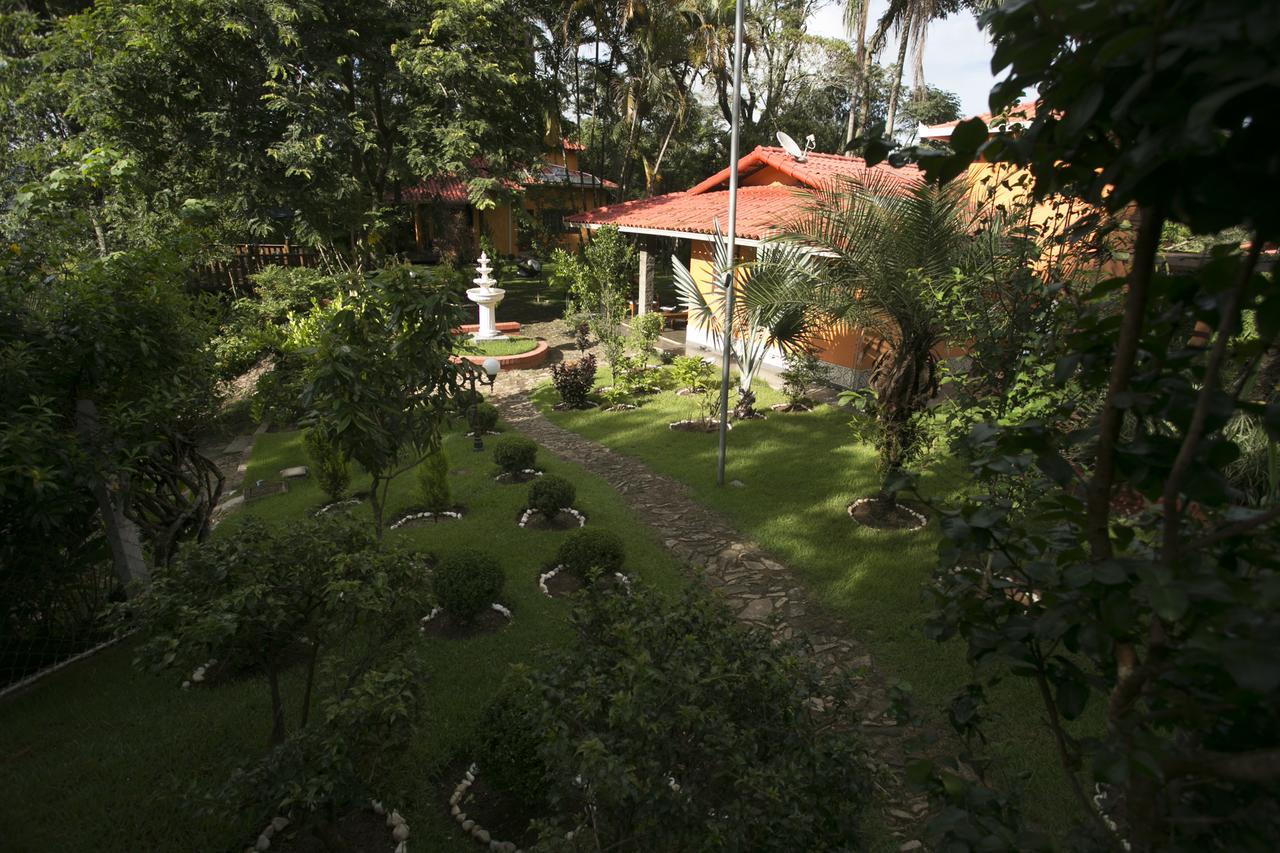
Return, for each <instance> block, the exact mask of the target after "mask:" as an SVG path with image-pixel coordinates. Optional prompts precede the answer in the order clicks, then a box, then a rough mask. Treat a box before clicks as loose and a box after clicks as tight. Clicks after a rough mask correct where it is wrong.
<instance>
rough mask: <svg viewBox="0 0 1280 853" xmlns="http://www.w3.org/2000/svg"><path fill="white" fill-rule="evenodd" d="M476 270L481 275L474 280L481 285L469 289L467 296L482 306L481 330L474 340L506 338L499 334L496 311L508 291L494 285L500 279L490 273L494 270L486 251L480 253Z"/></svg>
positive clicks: (472, 337)
mask: <svg viewBox="0 0 1280 853" xmlns="http://www.w3.org/2000/svg"><path fill="white" fill-rule="evenodd" d="M476 271H477V272H479V273H480V275H478V276H476V277H475V279H474V281H475V283H476V284H478V285H479V287H473V288H471V289H470V290H468V291H467V298H468V299H470V300H471V301H472V302H474V303H475V304H476V305H479V306H480V330H479V331H478V332H476V333H475V334H474V335H472V336H471V339H472V340H473V341H496V340H501V339H502V338H505V337H506V335H503V334H499V332H498V327H497V325H496V322H495V312H496V310H497V308H498V303H499V302H501V301H502V297H504V296H506V295H507V292H506V291H505V290H503V289H502V288H500V287H494V286H493V285H495V284H497V283H498V281H497V279H495V278H494V277H493V276H491V275H489V273H491V272H492V271H493V270H492V268H490V266H489V256H488V255H486V254H485V253H484V252H481V253H480V261H479V262H478V263H477V264H476Z"/></svg>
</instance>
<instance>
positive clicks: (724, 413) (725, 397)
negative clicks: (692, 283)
mask: <svg viewBox="0 0 1280 853" xmlns="http://www.w3.org/2000/svg"><path fill="white" fill-rule="evenodd" d="M744 2H745V0H738V2H737V8H736V9H735V10H734V23H733V112H732V116H733V118H732V120H731V121H730V123H729V234H728V247H729V251H728V256H729V261H728V262H729V267H730V268H729V269H728V270H725V271H724V282H723V284H724V288H725V294H724V325H723V326H722V327H721V333H722V334H723V335H724V352H722V353H721V356H722V359H721V364H720V453H719V456H718V457H717V459H716V485H718V486H723V485H724V452H725V441H726V439H727V438H728V435H729V362H730V361H731V360H732V358H733V298H734V280H733V269H732V268H733V264H734V260H735V255H736V254H737V251H736V247H735V245H734V244H735V241H736V240H737V236H738V127H739V114H738V113H739V110H740V108H741V106H742V42H743V38H742V30H743V26H742V17H743V15H742V11H743V5H744Z"/></svg>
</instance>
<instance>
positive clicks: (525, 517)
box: [519, 506, 587, 527]
mask: <svg viewBox="0 0 1280 853" xmlns="http://www.w3.org/2000/svg"><path fill="white" fill-rule="evenodd" d="M560 511H561V512H567V513H569V515H572V516H573V517H574V518H576V519H578V526H579V527H586V526H587V517H586V516H585V515H583V514H582V513H580V512H578V511H577V510H576V509H574V508H573V507H571V506H562V507H560ZM537 514H538V511H537V510H536V509H533V508H532V507H530V508H529V509H526V510H525V511H524V513H522V514H521V516H520V522H519V524H520V526H521V527H524V526H526V525H527V524H528V523H529V519H531V518H533V517H534V516H535V515H537Z"/></svg>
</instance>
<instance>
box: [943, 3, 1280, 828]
mask: <svg viewBox="0 0 1280 853" xmlns="http://www.w3.org/2000/svg"><path fill="white" fill-rule="evenodd" d="M1278 11H1280V8H1277V6H1276V4H1274V3H1270V4H1267V6H1266V8H1265V9H1264V8H1259V6H1258V5H1257V4H1256V3H1245V2H1242V0H1241V1H1240V2H1226V3H1222V2H1218V3H1209V2H1200V1H1199V0H1188V2H1182V3H1173V4H1169V3H1163V2H1158V0H1133V2H1126V3H1122V4H1117V5H1113V6H1111V7H1108V9H1107V14H1105V15H1097V14H1095V12H1096V9H1095V8H1092V7H1088V6H1081V5H1078V4H1061V5H1054V6H1052V7H1051V8H1050V7H1049V6H1046V5H1044V4H1030V3H1023V4H1017V3H1010V4H1005V5H1003V6H1001V7H998V8H995V9H993V10H992V11H991V12H989V13H988V14H987V15H986V17H985V18H984V22H985V24H986V25H987V26H988V27H989V28H990V30H991V32H992V34H993V36H994V38H995V42H996V59H995V67H996V69H997V70H998V71H1000V72H1002V73H1004V75H1005V76H1004V78H1003V79H1001V80H1000V82H998V83H997V85H996V87H995V88H994V89H993V91H992V96H991V106H992V107H993V110H994V111H997V112H998V111H999V110H1001V109H1005V108H1008V107H1010V106H1012V104H1013V103H1014V101H1016V100H1017V99H1018V98H1020V97H1021V95H1022V93H1023V92H1024V91H1025V89H1026V88H1027V87H1028V86H1035V87H1036V88H1037V90H1038V92H1039V96H1040V100H1039V103H1038V105H1037V110H1036V116H1035V118H1034V119H1032V120H1031V121H1030V122H1029V124H1028V126H1027V127H1026V128H1025V129H1023V130H1022V131H1021V132H1018V133H997V134H995V135H994V136H991V135H990V133H989V130H990V129H989V128H987V127H986V125H985V124H984V123H983V122H981V121H975V120H971V121H969V122H965V123H962V124H961V125H960V126H959V127H958V128H957V130H956V133H955V134H953V136H952V144H953V146H954V147H955V153H947V152H932V153H930V152H924V151H921V152H919V158H920V162H921V164H922V165H923V166H924V167H925V168H926V170H927V172H928V173H929V174H930V175H931V176H932V177H933V178H934V179H938V180H945V179H946V178H947V177H949V176H951V175H954V174H958V173H959V172H961V171H963V170H964V169H965V168H966V167H967V165H968V164H969V162H971V160H972V159H974V157H975V156H978V155H979V153H980V154H981V156H982V157H983V158H984V159H986V160H987V161H1003V162H1007V163H1010V164H1012V165H1015V166H1022V167H1025V168H1027V169H1029V170H1030V172H1031V174H1032V175H1033V177H1034V180H1035V184H1034V192H1035V195H1036V197H1038V198H1050V197H1053V196H1055V195H1057V194H1071V195H1074V196H1076V197H1078V198H1080V199H1083V200H1084V201H1086V202H1088V203H1090V204H1093V205H1096V206H1097V207H1099V208H1101V209H1105V210H1107V211H1111V212H1113V213H1114V214H1116V215H1117V216H1122V217H1126V218H1128V217H1133V216H1135V215H1136V221H1137V227H1136V229H1135V233H1134V234H1133V242H1132V250H1131V252H1130V257H1129V269H1128V272H1127V274H1126V275H1125V276H1123V277H1122V278H1114V279H1110V280H1107V281H1104V282H1102V283H1101V284H1099V285H1098V286H1097V287H1095V288H1093V289H1092V291H1091V292H1090V294H1089V299H1088V300H1087V302H1086V303H1085V304H1084V305H1083V306H1082V312H1081V315H1080V317H1079V318H1078V319H1077V320H1076V321H1075V323H1073V324H1072V325H1071V326H1069V327H1068V328H1066V329H1065V330H1064V331H1063V332H1062V334H1060V335H1059V336H1058V337H1057V339H1056V340H1055V341H1054V342H1053V343H1052V345H1048V344H1046V346H1045V358H1046V359H1047V360H1048V361H1049V363H1051V364H1052V365H1053V367H1054V370H1055V374H1056V376H1057V379H1058V381H1059V382H1060V383H1063V384H1065V383H1068V382H1069V383H1074V384H1076V385H1078V386H1079V388H1080V393H1079V394H1078V395H1070V396H1069V397H1068V398H1067V401H1066V405H1064V407H1063V411H1062V412H1061V415H1062V417H1059V418H1058V419H1057V421H1058V422H1059V423H1062V424H1065V426H1060V427H1059V426H1055V425H1054V424H1052V423H1050V424H1046V423H1044V422H1043V421H1041V420H1040V419H1028V420H1026V421H1020V422H1015V423H994V422H992V423H984V424H980V425H979V426H978V427H977V428H975V431H974V434H973V436H972V441H973V453H972V457H971V459H972V470H973V471H974V473H975V476H977V478H978V482H979V483H982V484H984V485H985V484H988V483H992V484H998V483H999V482H1000V481H1001V479H1003V478H1008V477H1010V476H1018V477H1022V478H1026V479H1028V480H1029V481H1030V482H1031V483H1032V485H1033V488H1032V489H1030V490H1028V491H1029V492H1030V493H1031V494H1032V495H1033V499H1032V500H1030V501H1029V502H1027V503H1024V504H1011V503H1010V502H1008V501H1001V500H999V498H998V493H997V489H995V488H992V489H982V490H981V492H980V493H979V495H978V497H977V498H976V499H975V500H973V501H966V502H965V503H964V504H963V505H962V506H961V507H959V508H957V509H955V510H954V511H952V512H950V513H948V514H947V517H946V518H945V519H944V523H943V529H944V530H945V531H946V534H947V538H948V547H947V548H946V549H945V550H944V558H945V560H944V563H943V565H942V566H940V567H939V571H938V572H937V574H936V575H935V582H936V583H937V594H936V598H935V605H936V617H935V619H933V620H932V625H931V631H932V632H933V634H934V635H935V636H936V637H938V638H940V639H943V638H947V637H951V636H956V635H959V636H961V637H963V638H964V639H965V641H966V642H967V644H968V648H969V655H970V658H971V659H972V660H974V661H975V662H977V663H979V664H981V665H982V667H983V669H982V670H981V672H980V673H976V675H977V676H978V677H981V678H982V679H983V681H984V682H985V681H986V680H987V678H988V676H989V677H1000V676H1003V675H1006V674H1007V675H1012V676H1015V677H1026V678H1029V679H1031V680H1032V681H1033V683H1034V684H1035V685H1036V686H1037V688H1038V689H1039V692H1040V696H1041V699H1042V703H1043V712H1044V717H1045V719H1046V722H1047V725H1048V728H1049V731H1050V733H1051V736H1052V737H1053V738H1054V740H1055V743H1056V744H1057V746H1058V749H1059V752H1060V756H1061V760H1062V763H1063V765H1064V767H1065V768H1067V770H1068V780H1069V783H1070V784H1071V786H1072V790H1073V791H1074V793H1075V795H1076V797H1077V798H1078V800H1079V802H1080V807H1081V810H1082V813H1083V814H1085V815H1086V819H1087V823H1086V824H1085V825H1084V826H1082V827H1080V828H1079V831H1080V833H1081V834H1084V835H1085V836H1087V838H1088V843H1089V844H1091V845H1092V846H1095V847H1106V848H1107V849H1113V850H1120V849H1131V850H1135V851H1149V850H1199V849H1270V848H1271V847H1274V846H1275V842H1276V838H1277V837H1280V827H1278V826H1277V825H1276V821H1275V814H1276V813H1277V800H1276V782H1277V780H1278V779H1280V752H1277V744H1278V743H1280V731H1278V730H1277V727H1276V720H1275V715H1274V714H1273V713H1272V712H1271V709H1272V708H1274V707H1275V705H1276V703H1277V702H1278V701H1280V668H1277V665H1276V662H1275V655H1274V647H1275V643H1276V642H1277V641H1278V640H1280V634H1278V633H1277V630H1278V625H1280V623H1277V620H1276V618H1275V614H1276V613H1277V612H1278V611H1280V600H1277V597H1276V592H1275V590H1276V588H1277V577H1278V575H1277V569H1280V553H1277V541H1278V537H1277V536H1276V532H1277V530H1276V526H1275V523H1276V520H1277V519H1280V510H1276V509H1275V508H1274V507H1273V508H1268V509H1258V508H1255V507H1250V506H1248V505H1247V499H1246V497H1245V495H1244V494H1243V493H1241V492H1240V491H1238V490H1236V489H1234V488H1233V487H1232V486H1231V485H1230V483H1229V482H1228V481H1227V480H1226V478H1225V477H1224V475H1223V473H1222V470H1223V467H1224V466H1225V465H1227V464H1229V463H1230V462H1231V461H1233V460H1234V459H1235V458H1236V457H1237V456H1238V454H1239V452H1240V451H1239V447H1238V446H1237V438H1236V436H1237V435H1238V433H1235V432H1233V430H1232V429H1231V428H1230V427H1231V425H1232V424H1233V422H1236V421H1237V420H1238V419H1239V418H1241V417H1243V418H1246V419H1250V420H1252V421H1253V422H1254V423H1256V424H1257V425H1259V426H1260V427H1261V428H1263V429H1264V430H1266V431H1267V432H1268V433H1269V434H1270V435H1271V436H1272V437H1275V436H1276V435H1277V420H1276V413H1277V408H1276V404H1275V403H1274V401H1272V402H1268V395H1269V393H1270V392H1271V391H1272V389H1270V388H1259V387H1258V385H1257V383H1256V382H1255V379H1256V377H1257V376H1259V375H1261V373H1262V365H1263V364H1265V363H1266V362H1267V360H1268V359H1269V358H1272V357H1273V355H1272V354H1273V353H1274V352H1275V347H1276V343H1277V339H1278V338H1280V321H1278V320H1277V318H1280V294H1278V292H1277V289H1276V287H1275V282H1274V280H1273V275H1267V274H1263V273H1261V272H1260V260H1261V259H1262V258H1263V251H1264V248H1263V247H1264V246H1265V245H1266V244H1267V243H1268V242H1269V241H1273V240H1275V239H1276V238H1277V236H1280V215H1278V214H1277V209H1276V207H1275V204H1274V198H1275V196H1276V192H1277V190H1278V189H1280V177H1278V176H1277V173H1276V171H1275V170H1274V169H1273V168H1271V165H1270V164H1271V162H1272V156H1273V155H1272V150H1273V143H1272V134H1273V133H1274V132H1275V129H1276V128H1277V127H1280V101H1278V100H1277V98H1276V95H1277V94H1280V85H1278V83H1277V80H1276V77H1275V75H1274V74H1270V75H1267V74H1259V73H1258V69H1261V68H1273V67H1275V64H1276V62H1277V61H1278V60H1280V56H1278V55H1277V47H1276V45H1277V44H1280V24H1278V23H1277V18H1276V17H1275V13H1276V12H1278ZM1168 220H1172V221H1175V222H1178V223H1182V224H1184V225H1186V226H1187V227H1188V228H1189V229H1190V230H1191V231H1192V232H1193V233H1197V234H1206V233H1213V232H1217V231H1221V230H1223V229H1225V228H1229V227H1232V226H1242V227H1244V228H1246V229H1247V230H1248V231H1249V234H1250V236H1249V243H1248V246H1247V248H1241V247H1240V246H1239V245H1238V244H1226V245H1222V246H1219V247H1217V248H1216V249H1215V250H1214V252H1213V255H1212V258H1211V259H1210V260H1209V261H1208V262H1207V263H1206V264H1205V265H1204V266H1203V267H1202V268H1201V269H1199V270H1198V271H1196V272H1195V273H1193V274H1191V275H1188V276H1183V277H1171V276H1168V275H1165V274H1163V273H1161V272H1160V270H1159V268H1158V261H1157V247H1158V245H1159V241H1160V237H1161V234H1162V233H1163V231H1164V226H1165V223H1166V221H1168ZM1197 323H1199V324H1203V329H1204V330H1205V334H1203V335H1193V334H1192V332H1193V330H1194V329H1195V328H1196V325H1197ZM1080 401H1084V402H1083V403H1081V402H1080ZM966 566H967V567H969V568H968V569H965V568H964V567H966ZM973 567H986V571H985V572H974V571H973ZM984 686H985V685H984V683H975V684H974V685H972V686H971V687H970V688H969V689H968V690H967V691H966V694H967V697H968V699H967V700H966V701H967V709H966V711H965V713H964V714H963V716H962V717H961V718H958V719H965V720H974V719H978V718H980V710H981V705H982V702H981V699H982V696H983V690H984ZM1090 704H1100V705H1101V706H1102V708H1103V713H1104V715H1105V720H1106V725H1105V729H1104V730H1101V731H1097V732H1095V736H1094V737H1093V738H1090V739H1077V738H1075V737H1073V736H1072V734H1071V732H1070V731H1069V730H1068V727H1067V726H1066V724H1065V723H1064V720H1072V719H1075V718H1077V717H1079V716H1080V715H1081V714H1082V713H1083V712H1084V710H1085V709H1086V708H1087V707H1088V706H1089V705H1090ZM938 770H939V768H937V767H936V766H934V767H932V768H931V767H929V766H928V765H922V766H921V767H920V773H919V775H920V777H922V778H923V777H928V776H930V775H931V771H932V777H933V780H932V782H931V783H930V784H931V785H932V786H933V791H934V792H935V793H936V794H937V795H938V796H939V797H940V798H943V799H946V800H948V801H949V802H950V803H951V804H952V805H955V806H957V807H958V808H957V809H956V810H954V811H952V812H951V817H952V821H951V824H950V826H946V827H944V826H942V825H941V824H936V825H935V827H934V830H935V841H936V842H937V843H938V844H939V845H942V846H945V845H946V843H947V842H948V840H949V839H960V838H964V837H968V836H971V834H972V833H973V832H974V831H975V830H976V831H979V832H981V831H984V828H986V827H992V826H994V825H995V824H996V822H997V821H998V819H999V818H998V816H997V815H995V814H993V813H992V812H990V811H987V810H985V809H983V808H982V807H981V805H982V803H984V802H985V803H999V802H1000V799H999V798H997V797H995V796H993V795H992V794H991V793H990V792H989V791H985V790H983V789H982V788H981V786H973V785H971V784H969V783H966V782H964V781H962V780H960V779H959V778H958V777H956V776H954V775H952V774H951V773H950V772H949V770H945V769H944V770H942V771H941V773H939V772H937V771H938ZM1082 777H1083V778H1082ZM1093 784H1098V785H1101V786H1102V788H1101V793H1102V797H1101V804H1102V809H1101V812H1100V811H1099V809H1098V808H1096V807H1095V806H1094V803H1093V801H1092V797H1091V794H1092V792H1093V790H1094V789H1093ZM948 791H949V792H950V793H948ZM962 817H964V818H967V819H960V818H962Z"/></svg>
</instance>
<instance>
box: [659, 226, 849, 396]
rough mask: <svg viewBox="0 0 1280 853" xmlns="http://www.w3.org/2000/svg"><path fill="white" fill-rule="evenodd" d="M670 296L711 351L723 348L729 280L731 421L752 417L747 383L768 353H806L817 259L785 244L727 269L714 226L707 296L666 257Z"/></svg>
mask: <svg viewBox="0 0 1280 853" xmlns="http://www.w3.org/2000/svg"><path fill="white" fill-rule="evenodd" d="M671 266H672V269H673V271H674V273H675V285H676V290H677V291H678V292H679V294H680V300H681V302H683V303H684V305H685V308H686V310H688V312H689V322H690V323H691V324H693V325H695V326H698V327H700V328H702V329H705V330H706V331H708V332H709V333H710V334H711V337H712V340H713V341H715V342H716V344H717V348H719V347H720V346H721V345H722V343H723V338H722V337H721V336H722V335H723V334H724V300H725V296H726V293H727V291H726V289H725V287H724V286H723V284H722V282H725V281H727V280H728V277H729V275H730V274H732V275H733V277H734V281H735V297H734V303H733V305H734V311H733V321H732V326H733V329H734V330H735V334H734V337H733V341H732V350H733V360H734V361H736V362H737V364H738V402H737V404H736V405H735V406H734V409H733V416H734V417H735V418H738V419H745V418H752V417H756V414H757V413H756V410H755V393H754V392H753V391H752V390H751V383H752V382H753V381H754V380H755V378H756V375H757V374H758V373H759V372H760V368H761V367H762V366H763V365H764V360H765V356H766V355H767V354H768V352H769V350H770V349H781V350H783V351H792V352H800V351H802V350H804V349H806V348H808V347H809V346H810V345H811V343H812V339H813V335H814V333H815V331H817V329H818V327H819V324H820V323H821V322H822V321H823V320H824V319H825V318H824V316H823V314H822V313H821V310H820V308H819V306H818V303H817V300H816V296H815V288H816V286H817V283H818V281H819V278H818V258H816V257H815V256H814V254H813V253H812V252H811V251H809V250H808V249H807V248H805V247H803V246H800V245H793V244H789V243H777V244H767V245H764V246H761V247H760V249H759V254H758V255H757V257H756V259H755V260H754V261H749V262H746V263H740V264H737V265H735V264H733V263H732V262H731V261H730V260H729V247H728V244H727V242H726V240H725V238H724V236H723V235H721V233H720V224H719V223H718V222H717V223H716V226H715V236H714V238H713V242H712V278H711V280H712V281H713V282H715V283H716V284H714V285H713V286H712V292H711V293H710V294H705V293H703V292H702V289H701V288H699V287H698V285H697V283H696V282H695V281H694V280H693V276H692V275H690V273H689V270H688V268H687V267H685V265H684V264H683V263H681V261H680V259H679V258H677V257H675V256H672V258H671Z"/></svg>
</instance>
